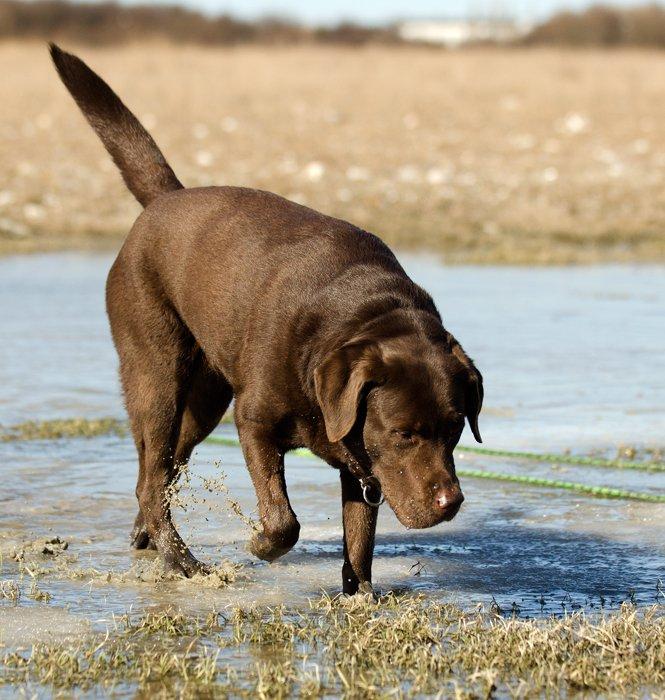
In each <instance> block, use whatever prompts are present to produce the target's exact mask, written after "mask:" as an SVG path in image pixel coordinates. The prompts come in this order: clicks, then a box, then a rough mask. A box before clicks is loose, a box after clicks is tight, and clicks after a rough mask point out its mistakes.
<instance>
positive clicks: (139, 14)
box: [0, 0, 665, 264]
mask: <svg viewBox="0 0 665 700" xmlns="http://www.w3.org/2000/svg"><path fill="white" fill-rule="evenodd" d="M47 40H55V41H58V42H60V43H61V44H63V45H64V46H65V47H66V48H69V49H73V50H76V51H78V52H79V53H80V54H81V55H82V57H83V58H84V59H86V60H87V61H88V62H89V63H90V64H91V65H92V66H93V68H95V69H97V70H98V71H99V72H100V73H101V74H102V75H103V76H104V77H105V78H106V79H107V80H108V81H109V82H110V83H111V85H112V86H113V87H114V88H115V89H116V91H117V92H118V93H119V94H120V95H121V96H122V97H123V99H125V101H126V102H127V103H128V104H129V105H130V107H131V108H132V109H133V110H134V111H135V112H136V113H137V114H138V116H139V117H140V119H141V120H142V121H143V123H144V124H145V126H146V127H147V128H148V129H149V130H150V131H151V132H152V133H153V135H154V136H155V138H156V140H157V142H158V143H159V144H160V146H161V147H162V148H163V150H164V152H165V154H166V156H167V158H168V159H169V160H170V161H171V163H172V164H173V166H174V169H175V171H176V173H178V175H179V177H180V178H181V180H182V181H183V182H184V183H185V184H186V185H190V186H194V185H206V184H213V183H214V184H234V185H247V186H251V187H258V188H263V189H268V190H272V191H275V192H277V193H279V194H282V195H284V196H286V197H289V198H291V199H295V200H297V201H299V202H302V203H305V204H307V205H309V206H312V207H314V208H316V209H319V210H322V211H324V212H326V213H329V214H333V215H336V216H339V217H342V218H345V219H349V220H351V221H352V222H354V223H356V224H358V225H360V226H361V227H363V228H367V229H369V230H372V231H373V232H375V233H378V234H379V235H381V236H382V237H383V238H384V239H385V240H386V241H387V242H388V243H390V244H393V245H396V246H398V247H400V248H402V249H416V248H418V249H423V248H424V249H427V250H429V251H434V252H436V253H437V254H439V255H440V256H442V258H443V259H444V261H446V262H482V263H520V264H524V263H536V264H551V263H579V262H596V261H606V262H607V261H612V262H615V261H647V260H648V261H654V260H661V261H662V260H663V258H664V257H665V242H664V238H663V234H662V229H663V224H664V222H665V100H664V99H663V94H664V92H665V70H664V69H665V52H664V51H663V49H664V48H665V7H664V6H663V4H662V3H652V4H647V5H645V4H643V3H639V2H624V3H621V4H616V5H614V4H606V5H593V6H592V5H590V3H588V2H585V1H584V0H577V1H572V0H570V1H568V2H566V1H565V0H547V1H543V2H526V0H503V1H502V2H499V1H483V0H451V1H449V2H437V1H435V0H412V1H411V2H408V3H406V2H401V1H399V0H389V1H386V2H378V1H371V0H369V1H367V0H366V1H364V2H352V1H351V0H330V1H329V2H326V3H318V2H317V3H307V2H300V1H298V0H279V1H276V2H271V1H270V0H247V1H243V2H241V0H227V1H226V2H221V1H218V0H182V1H181V2H180V3H173V4H169V5H163V4H161V3H157V2H149V3H148V2H143V3H140V4H139V3H136V4H135V3H123V4H116V3H110V2H99V3H93V2H66V1H63V0H36V1H35V2H22V1H19V0H0V59H1V65H2V67H3V70H2V78H1V79H0V104H2V112H1V114H2V116H1V120H0V142H1V143H2V148H1V149H0V165H1V167H0V251H2V252H21V251H34V250H53V249H62V248H72V247H75V248H80V247H91V246H92V247H105V248H109V247H110V248H114V247H117V245H118V244H119V243H120V241H121V240H122V238H123V237H124V235H125V234H126V232H127V230H128V229H129V227H130V226H131V223H132V221H133V220H134V218H135V216H136V215H137V213H138V211H139V208H138V205H136V204H135V203H134V202H133V200H132V198H131V196H130V195H129V194H128V193H127V191H126V190H125V188H124V186H123V185H122V183H121V180H120V177H119V176H118V175H117V173H116V172H115V169H114V167H113V165H112V164H111V162H110V160H109V159H108V157H107V156H106V154H105V153H104V151H103V149H102V147H101V145H100V144H99V143H98V141H97V140H96V138H95V136H94V135H93V133H92V132H91V131H90V130H89V129H88V128H87V126H85V124H84V121H83V119H82V118H81V116H80V115H79V114H78V112H77V111H76V110H75V109H74V107H73V105H72V103H71V101H70V98H69V96H68V95H67V94H66V92H65V91H64V89H63V88H62V86H61V85H60V84H59V82H58V81H57V80H56V79H55V76H54V73H53V71H52V69H51V67H50V65H49V61H48V56H47V52H46V49H45V45H44V43H45V41H47Z"/></svg>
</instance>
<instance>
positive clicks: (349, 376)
mask: <svg viewBox="0 0 665 700" xmlns="http://www.w3.org/2000/svg"><path fill="white" fill-rule="evenodd" d="M379 366H380V353H379V350H378V348H377V347H376V346H375V345H373V344H367V343H348V344H346V345H343V346H342V347H341V348H339V349H338V350H334V351H333V352H331V353H330V354H329V355H328V356H327V357H326V358H325V359H324V360H323V362H322V363H321V364H320V365H319V366H318V367H317V368H316V370H315V371H314V388H315V390H316V399H317V401H318V402H319V406H320V407H321V411H322V412H323V420H324V421H325V424H326V434H327V435H328V440H330V442H338V441H339V440H341V439H342V438H343V437H345V436H346V435H347V434H348V433H349V431H350V430H351V428H353V425H354V423H355V422H356V418H357V416H358V405H359V404H360V397H361V395H362V390H363V387H364V386H365V385H366V384H367V383H369V382H372V381H377V379H378V371H379Z"/></svg>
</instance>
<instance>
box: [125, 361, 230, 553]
mask: <svg viewBox="0 0 665 700" xmlns="http://www.w3.org/2000/svg"><path fill="white" fill-rule="evenodd" d="M232 398H233V390H232V389H231V386H230V384H229V383H228V382H227V381H226V379H225V378H224V377H223V376H222V375H221V374H219V373H218V372H215V371H214V370H213V369H212V368H211V367H210V365H209V364H208V361H207V360H206V358H205V356H204V355H203V353H202V352H199V355H198V357H197V359H196V365H195V368H194V370H193V372H192V379H191V382H190V386H189V390H188V393H187V399H186V403H185V407H184V410H183V413H182V420H181V423H180V431H179V435H178V444H177V447H176V451H175V467H176V468H175V469H174V471H173V474H172V479H173V478H177V476H178V472H179V470H178V468H179V467H180V466H182V465H185V464H187V462H188V461H189V458H190V456H191V454H192V451H193V450H194V448H195V447H196V446H197V445H198V444H199V443H200V442H202V441H203V440H205V438H206V437H208V435H210V433H211V432H212V431H213V430H214V429H215V428H216V427H217V425H218V424H219V422H220V420H221V419H222V417H223V416H224V413H225V412H226V410H227V409H228V407H229V404H230V403H231V399H232ZM171 483H173V482H172V481H171V482H169V484H168V485H167V488H168V486H170V484H171ZM131 543H132V547H134V548H135V549H156V547H155V545H154V543H153V542H152V540H151V539H150V535H149V534H148V529H147V527H146V524H145V518H144V517H143V513H142V512H141V510H140V509H139V512H138V514H137V515H136V520H135V521H134V527H133V529H132V534H131Z"/></svg>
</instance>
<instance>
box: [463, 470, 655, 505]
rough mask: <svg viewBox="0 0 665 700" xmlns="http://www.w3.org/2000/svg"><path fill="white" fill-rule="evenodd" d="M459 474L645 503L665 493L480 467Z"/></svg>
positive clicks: (652, 501)
mask: <svg viewBox="0 0 665 700" xmlns="http://www.w3.org/2000/svg"><path fill="white" fill-rule="evenodd" d="M456 471H457V473H458V474H459V475H460V476H464V477H469V478H472V479H489V480H492V481H509V482H513V483H515V484H528V485H529V486H542V487H544V488H551V489H565V490H566V491H575V492H576V493H583V494H586V495H588V496H595V497H597V498H618V499H622V500H628V501H645V502H647V503H665V494H655V493H654V494H652V493H641V492H638V491H624V490H623V489H610V488H606V487H605V486H588V485H586V484H580V483H578V482H575V481H558V480H557V479H541V478H540V477H538V476H520V475H518V474H503V473H500V472H487V471H483V470H480V469H457V470H456Z"/></svg>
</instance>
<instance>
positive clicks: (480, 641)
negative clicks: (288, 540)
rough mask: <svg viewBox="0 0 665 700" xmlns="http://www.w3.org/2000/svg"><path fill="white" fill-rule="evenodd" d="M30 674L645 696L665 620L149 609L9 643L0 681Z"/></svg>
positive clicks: (253, 693) (191, 692) (68, 685)
mask: <svg viewBox="0 0 665 700" xmlns="http://www.w3.org/2000/svg"><path fill="white" fill-rule="evenodd" d="M238 659H243V661H242V662H241V663H238ZM249 659H252V661H249ZM28 682H31V683H38V684H42V685H44V686H52V687H55V688H60V689H74V688H81V689H92V688H96V689H97V690H98V691H101V690H102V689H104V690H105V691H108V690H109V689H110V688H111V687H113V686H114V685H120V684H121V685H122V686H123V687H125V688H127V687H134V688H135V689H137V690H139V691H143V692H147V691H149V690H152V691H156V689H161V690H166V691H168V694H174V693H176V694H177V693H180V694H183V695H185V696H192V697H193V696H197V695H201V694H205V695H211V696H218V695H224V694H231V695H234V696H241V697H276V698H282V697H290V696H293V695H294V694H299V695H302V696H305V697H320V696H333V695H334V696H337V695H344V696H346V697H366V698H372V697H386V696H389V695H391V696H392V695H394V696H396V697H412V696H422V695H424V694H427V695H430V694H432V695H435V694H437V693H442V694H443V695H445V696H452V695H457V696H458V697H489V696H490V695H491V694H492V693H493V692H494V691H497V692H498V693H499V694H500V695H506V696H519V697H527V696H543V695H547V696H557V697H558V696H561V695H566V694H573V693H577V692H583V693H590V694H599V695H603V696H607V695H614V696H620V697H639V696H643V695H644V694H645V693H648V692H649V691H650V690H655V689H657V688H658V687H662V684H663V683H664V682H665V618H664V617H663V615H662V608H657V607H653V608H649V609H646V610H636V609H635V608H633V607H630V606H627V605H626V606H624V607H623V608H622V609H621V610H620V611H618V612H615V613H611V614H607V615H604V616H600V617H599V616H596V617H593V618H590V617H587V616H585V615H584V614H581V613H580V614H574V615H570V616H566V617H564V618H561V619H548V620H518V619H505V618H502V617H498V616H496V615H494V614H491V613H484V612H476V613H465V612H463V611H461V610H460V609H459V608H457V607H455V606H453V605H448V604H442V603H432V602H426V601H425V600H423V599H421V598H407V597H398V596H394V595H390V596H387V597H386V598H384V599H382V600H380V601H378V602H375V601H374V600H373V599H371V598H362V597H361V598H354V599H351V600H349V599H345V598H334V599H333V598H329V597H326V596H323V597H322V598H320V599H319V600H316V601H313V602H311V604H310V609H309V610H288V609H285V608H260V609H253V610H243V609H235V610H233V611H231V612H230V613H228V614H219V613H216V612H212V613H210V614H209V615H208V616H207V617H205V618H191V617H188V616H186V615H183V614H182V613H180V612H172V611H166V612H165V611H160V612H150V613H145V614H143V615H141V616H133V615H126V616H124V617H122V618H119V619H117V620H116V624H115V627H114V628H113V629H111V630H108V631H107V633H106V634H105V635H101V636H95V637H91V638H87V639H84V640H81V641H79V642H78V643H76V644H71V645H69V646H62V645H48V644H37V645H35V646H34V647H33V648H32V650H31V651H29V652H15V651H14V652H8V653H7V654H6V655H5V657H4V658H3V659H2V666H0V684H5V685H10V686H14V687H17V686H19V685H20V684H22V683H28Z"/></svg>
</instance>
